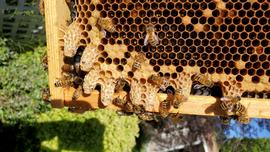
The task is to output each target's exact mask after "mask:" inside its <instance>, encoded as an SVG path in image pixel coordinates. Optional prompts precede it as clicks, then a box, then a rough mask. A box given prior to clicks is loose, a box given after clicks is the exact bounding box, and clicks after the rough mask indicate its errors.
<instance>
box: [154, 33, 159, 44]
mask: <svg viewBox="0 0 270 152" xmlns="http://www.w3.org/2000/svg"><path fill="white" fill-rule="evenodd" d="M153 37H154V38H155V41H156V42H157V43H159V38H158V36H157V35H156V33H153Z"/></svg>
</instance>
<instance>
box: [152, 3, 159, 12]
mask: <svg viewBox="0 0 270 152" xmlns="http://www.w3.org/2000/svg"><path fill="white" fill-rule="evenodd" d="M151 9H152V10H156V9H158V4H157V3H155V2H153V3H151Z"/></svg>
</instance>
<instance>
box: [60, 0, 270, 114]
mask: <svg viewBox="0 0 270 152" xmlns="http://www.w3.org/2000/svg"><path fill="white" fill-rule="evenodd" d="M269 3H270V0H170V1H169V0H165V1H162V0H76V1H75V2H74V5H73V6H72V8H73V13H75V15H71V16H72V17H73V22H72V23H71V25H72V26H71V25H70V26H68V28H67V29H68V30H73V29H71V28H72V27H74V25H75V26H76V28H74V29H78V28H79V30H76V32H78V33H80V35H81V37H80V38H79V41H78V42H73V43H72V42H69V43H71V44H65V45H71V46H72V45H76V46H77V48H76V49H77V50H76V55H75V57H74V58H76V56H78V54H79V53H82V52H84V50H85V48H87V47H88V46H90V45H91V46H94V47H95V48H96V50H95V51H96V53H97V55H96V54H95V53H94V54H95V55H94V54H93V56H95V58H92V57H90V59H91V62H92V63H91V65H93V64H94V65H95V66H96V67H95V68H92V67H91V69H90V70H87V71H82V70H81V69H79V71H77V75H79V76H80V77H82V78H84V77H85V75H86V77H87V81H89V82H91V83H92V84H95V85H94V86H92V87H94V88H95V87H96V86H97V85H98V84H101V93H102V92H104V91H105V92H106V89H105V88H110V87H108V86H106V84H108V82H107V81H112V80H117V79H118V78H124V79H125V80H126V81H127V82H128V86H129V89H126V90H125V89H124V91H127V92H128V93H129V94H130V97H131V98H132V99H133V100H132V101H131V102H132V103H133V104H142V105H145V107H146V110H149V111H151V109H153V106H155V104H154V102H155V101H156V98H158V97H157V96H156V94H157V92H158V91H159V92H166V88H165V90H163V89H160V88H159V86H158V85H153V83H151V82H150V81H149V78H150V77H151V76H152V75H157V76H159V77H161V78H163V79H164V81H168V83H169V86H170V87H172V88H173V90H174V89H181V90H182V92H183V94H184V95H186V96H188V95H189V94H190V90H191V86H192V83H194V81H192V75H194V74H198V73H199V74H203V75H206V76H207V77H208V78H209V79H210V80H211V81H212V82H214V83H215V84H219V85H220V86H221V87H222V88H223V95H227V96H243V97H250V98H255V97H259V98H270V94H269V91H270V68H269V66H270V45H269V40H270V9H269ZM71 12H72V9H71ZM73 13H71V14H73ZM99 19H106V20H107V21H108V22H107V23H106V25H107V26H111V28H115V31H114V32H110V31H109V30H107V29H105V30H101V29H100V27H98V26H97V24H98V20H99ZM151 25H153V26H154V28H155V34H156V35H157V36H158V38H159V43H158V44H157V45H156V46H152V45H150V44H148V45H144V39H145V37H146V35H147V32H146V28H147V27H148V26H151ZM76 32H75V33H76ZM66 33H68V32H66ZM75 35H76V34H75ZM73 40H74V41H77V38H74V39H73ZM71 41H72V40H71ZM64 47H65V46H64ZM64 49H65V48H64ZM141 53H143V54H144V58H145V61H144V62H142V63H140V68H138V69H136V70H134V68H133V65H134V62H135V61H136V57H138V54H141ZM79 56H81V55H79ZM66 58H70V56H68V57H66ZM72 59H73V58H72ZM90 59H89V60H90ZM65 63H68V64H69V63H70V62H69V61H67V60H65ZM97 69H98V70H97ZM95 73H99V74H98V75H99V76H93V77H94V78H93V80H89V76H90V75H95ZM90 77H91V76H90ZM94 80H95V82H93V81H94ZM105 82H106V83H105ZM92 84H91V85H92ZM103 84H104V86H103ZM167 87H168V86H167ZM130 88H131V89H130ZM110 94H112V93H110ZM104 98H105V97H104ZM107 98H108V99H107ZM109 99H110V97H106V100H109ZM106 104H107V101H106Z"/></svg>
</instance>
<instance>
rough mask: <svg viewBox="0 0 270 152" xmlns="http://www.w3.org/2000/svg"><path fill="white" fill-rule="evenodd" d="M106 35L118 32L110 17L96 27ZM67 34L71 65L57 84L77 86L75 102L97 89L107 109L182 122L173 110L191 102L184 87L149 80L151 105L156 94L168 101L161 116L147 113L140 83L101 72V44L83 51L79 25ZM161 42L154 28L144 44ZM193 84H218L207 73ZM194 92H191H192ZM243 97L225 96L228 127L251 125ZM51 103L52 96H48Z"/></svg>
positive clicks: (137, 62) (195, 76)
mask: <svg viewBox="0 0 270 152" xmlns="http://www.w3.org/2000/svg"><path fill="white" fill-rule="evenodd" d="M95 26H96V27H97V28H98V29H99V30H100V31H101V32H102V33H103V35H104V37H105V36H106V34H107V33H108V32H109V33H114V32H117V30H116V28H115V26H114V25H113V23H112V20H111V19H110V18H101V17H97V18H96V25H95ZM60 30H62V31H63V33H64V36H63V39H62V41H63V46H64V48H63V50H64V51H63V54H64V56H65V58H66V59H67V60H70V61H71V62H70V64H64V65H63V66H62V71H63V73H62V74H63V76H62V77H61V78H58V79H57V80H56V81H55V87H63V88H69V87H74V88H76V90H75V91H74V93H73V96H72V101H74V102H76V100H78V98H79V97H80V96H81V95H82V94H86V95H90V94H91V93H92V92H93V91H94V90H96V89H98V90H99V91H100V101H101V103H102V104H103V106H105V107H106V106H108V105H109V104H111V103H112V104H114V105H115V106H118V107H121V108H122V109H123V111H124V112H126V113H135V114H137V115H138V116H139V118H141V119H143V120H155V119H156V116H157V115H159V116H161V117H163V118H165V117H171V118H172V119H173V120H178V119H182V115H181V114H179V113H177V114H172V113H170V111H171V109H172V108H175V109H178V108H179V107H180V105H181V103H183V102H186V101H187V100H188V95H189V94H188V95H187V94H185V93H183V89H184V88H181V87H171V86H173V85H172V84H171V83H170V81H169V79H167V78H165V77H161V76H158V75H151V76H150V77H148V78H147V83H148V84H149V85H150V86H151V87H152V88H153V89H152V91H149V93H148V97H147V101H146V102H148V105H147V106H153V104H154V102H155V101H156V95H157V94H156V93H157V92H158V91H159V92H163V93H166V94H167V97H166V99H165V100H163V101H161V102H160V104H159V112H160V113H159V114H157V113H152V112H148V111H147V108H148V107H147V106H143V105H141V104H139V103H140V101H141V100H142V99H141V93H142V90H141V89H140V87H139V83H140V82H138V80H135V79H125V78H123V77H120V78H117V79H115V78H113V77H112V74H110V71H105V72H104V70H103V69H101V66H100V64H99V63H98V62H97V61H96V59H97V57H98V55H99V54H98V51H97V45H87V46H86V47H85V48H84V49H82V48H80V44H79V42H80V39H81V33H80V32H78V31H81V29H80V28H79V26H78V24H77V23H76V22H71V24H70V25H69V26H68V27H67V28H61V29H60ZM159 43H160V39H159V37H158V36H157V34H156V32H155V28H154V25H148V26H146V36H145V38H144V45H145V46H146V45H151V46H156V45H158V44H159ZM146 60H147V59H146V57H145V54H144V53H143V52H142V51H141V52H138V53H137V55H136V56H135V58H134V61H133V64H132V72H135V71H137V70H138V69H141V64H142V63H144V62H145V61H146ZM190 78H191V82H193V83H194V82H195V83H197V84H196V85H195V87H196V88H197V89H200V88H203V87H207V88H212V87H213V86H214V85H215V84H214V83H213V82H212V81H211V80H210V79H209V77H208V76H207V75H205V74H199V73H192V74H190ZM122 91H125V92H127V94H128V95H127V96H125V97H121V96H118V97H115V96H114V94H117V93H120V92H122ZM189 91H190V90H189ZM44 94H48V90H44ZM240 96H241V94H240V95H233V96H232V95H225V96H224V97H222V98H221V102H220V105H219V107H220V108H221V109H222V110H223V111H224V113H225V114H224V116H223V117H221V120H222V122H223V123H224V124H229V120H230V119H235V120H237V121H238V122H240V123H248V122H249V118H248V117H247V109H246V107H245V106H244V105H242V104H241V103H240V100H241V98H240ZM44 98H45V99H46V100H48V96H47V95H44Z"/></svg>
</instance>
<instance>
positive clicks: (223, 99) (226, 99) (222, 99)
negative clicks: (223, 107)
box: [220, 97, 230, 102]
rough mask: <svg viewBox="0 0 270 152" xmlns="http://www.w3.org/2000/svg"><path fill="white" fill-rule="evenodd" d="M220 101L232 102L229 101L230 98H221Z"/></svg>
mask: <svg viewBox="0 0 270 152" xmlns="http://www.w3.org/2000/svg"><path fill="white" fill-rule="evenodd" d="M220 100H221V101H222V102H227V101H230V99H228V98H226V97H222V98H220Z"/></svg>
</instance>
